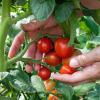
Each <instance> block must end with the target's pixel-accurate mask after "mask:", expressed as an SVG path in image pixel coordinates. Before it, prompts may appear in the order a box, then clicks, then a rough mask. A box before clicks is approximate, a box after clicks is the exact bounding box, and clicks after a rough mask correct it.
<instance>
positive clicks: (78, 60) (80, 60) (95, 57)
mask: <svg viewBox="0 0 100 100" xmlns="http://www.w3.org/2000/svg"><path fill="white" fill-rule="evenodd" d="M70 66H71V67H73V68H78V67H80V66H83V67H84V68H83V70H81V71H77V72H75V73H73V74H71V75H69V74H59V73H52V75H51V77H52V78H53V79H56V80H59V81H62V82H65V83H70V84H72V85H77V84H80V83H86V82H91V81H95V80H98V79H100V47H97V48H95V49H93V50H92V51H91V52H89V53H86V54H81V55H79V56H76V57H74V58H72V59H71V60H70Z"/></svg>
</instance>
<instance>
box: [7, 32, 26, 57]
mask: <svg viewBox="0 0 100 100" xmlns="http://www.w3.org/2000/svg"><path fill="white" fill-rule="evenodd" d="M24 40H25V39H24V31H20V32H19V34H18V35H17V36H16V37H15V39H14V41H13V43H12V45H11V47H10V50H9V52H8V57H9V58H13V57H14V56H15V55H16V54H17V52H18V51H19V49H20V47H21V44H23V42H24Z"/></svg>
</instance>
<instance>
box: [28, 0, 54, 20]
mask: <svg viewBox="0 0 100 100" xmlns="http://www.w3.org/2000/svg"><path fill="white" fill-rule="evenodd" d="M30 5H31V9H32V13H33V15H34V16H35V18H36V19H37V20H40V21H41V20H46V19H47V18H48V17H49V16H50V15H51V14H52V12H53V11H54V8H55V0H31V2H30Z"/></svg>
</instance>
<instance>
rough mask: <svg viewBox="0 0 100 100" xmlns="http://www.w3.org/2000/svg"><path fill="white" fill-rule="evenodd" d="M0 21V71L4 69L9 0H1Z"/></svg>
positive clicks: (8, 23)
mask: <svg viewBox="0 0 100 100" xmlns="http://www.w3.org/2000/svg"><path fill="white" fill-rule="evenodd" d="M1 17H2V18H1V23H0V71H5V70H6V59H5V51H4V48H5V40H6V37H7V31H8V29H9V26H10V20H11V19H10V0H2V16H1Z"/></svg>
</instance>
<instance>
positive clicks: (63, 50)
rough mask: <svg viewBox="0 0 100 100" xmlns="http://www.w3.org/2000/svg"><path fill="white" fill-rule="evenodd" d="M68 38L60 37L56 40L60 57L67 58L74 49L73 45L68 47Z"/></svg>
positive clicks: (56, 47) (57, 52)
mask: <svg viewBox="0 0 100 100" xmlns="http://www.w3.org/2000/svg"><path fill="white" fill-rule="evenodd" d="M68 42H69V39H68V38H58V39H57V40H56V41H55V51H56V54H57V55H58V56H59V57H62V58H65V57H70V56H71V55H72V53H73V51H74V48H73V47H68V46H67V44H68Z"/></svg>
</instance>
